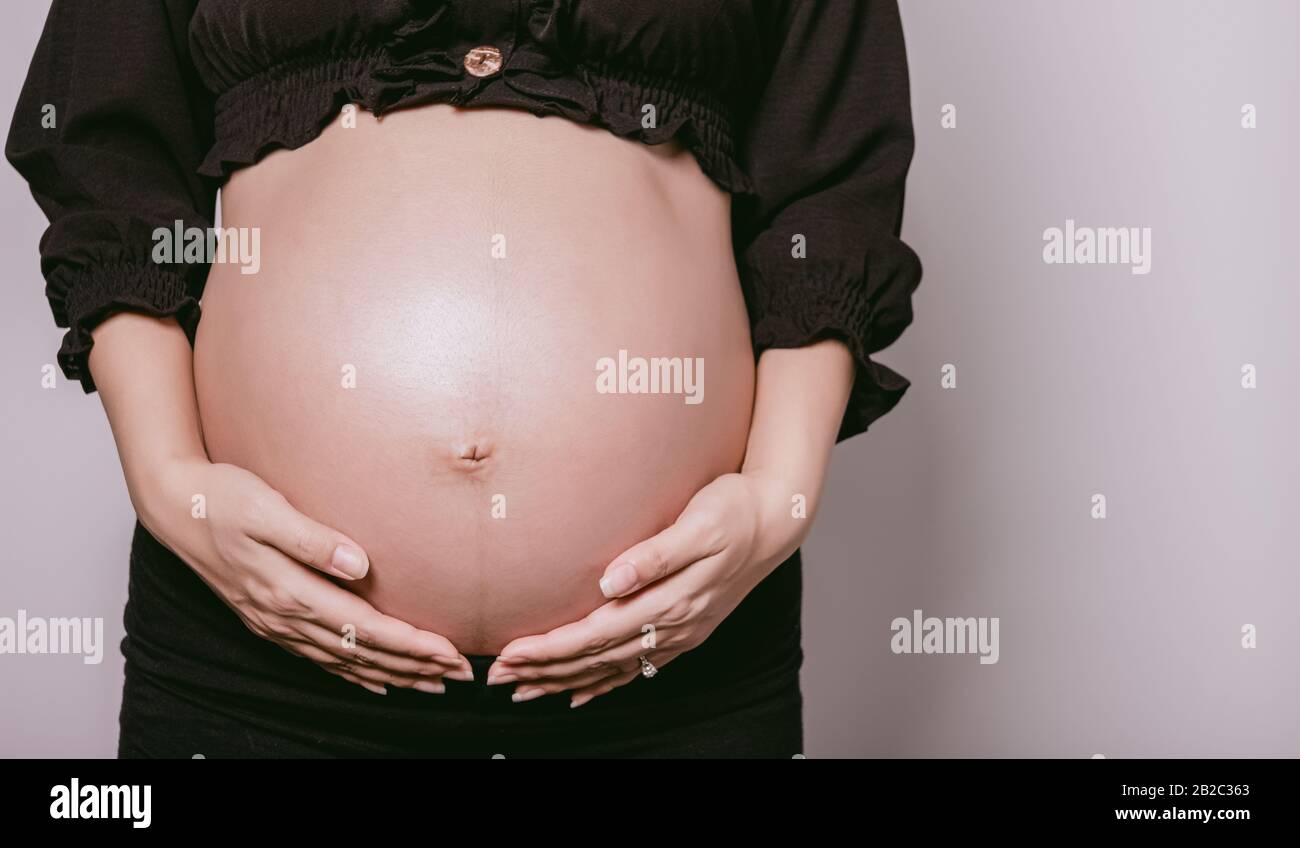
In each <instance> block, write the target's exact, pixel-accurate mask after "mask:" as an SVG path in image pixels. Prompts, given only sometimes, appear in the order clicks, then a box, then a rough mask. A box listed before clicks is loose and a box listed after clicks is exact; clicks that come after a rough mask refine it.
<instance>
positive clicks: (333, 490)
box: [7, 0, 920, 757]
mask: <svg viewBox="0 0 1300 848" xmlns="http://www.w3.org/2000/svg"><path fill="white" fill-rule="evenodd" d="M912 143H913V142H912V127H911V118H910V106H909V99H908V82H907V68H906V60H905V56H904V48H903V41H902V34H901V28H900V24H899V19H898V12H897V9H896V7H895V4H894V2H893V0H844V1H843V2H839V0H837V2H813V0H755V2H742V0H666V2H660V3H635V2H615V0H533V2H528V1H527V0H371V2H364V0H313V2H307V0H300V1H298V0H198V2H193V0H96V2H89V0H84V1H83V2H77V0H55V2H54V3H53V8H52V10H51V12H50V16H49V20H48V22H47V25H46V28H45V32H44V35H43V36H42V39H41V42H40V45H39V46H38V48H37V51H36V56H35V59H34V60H33V62H32V68H31V72H30V75H29V77H28V80H27V82H26V85H25V87H24V89H23V92H22V95H21V98H20V101H19V103H18V107H17V112H16V114H15V117H14V121H13V128H12V132H11V135H10V137H9V140H8V146H7V155H8V158H9V160H10V161H11V162H12V163H13V165H14V166H15V167H16V168H17V169H18V170H19V171H20V172H21V173H22V174H23V176H24V177H25V178H26V179H27V180H28V181H29V182H30V183H31V186H32V189H33V192H34V194H35V196H36V199H37V201H38V202H39V203H40V205H41V208H42V209H43V210H44V211H45V213H46V214H47V215H48V217H49V218H50V221H51V225H50V227H49V229H48V231H47V232H46V234H45V237H44V238H43V240H42V242H41V263H42V270H43V272H44V275H45V278H46V282H47V286H46V292H47V294H48V296H49V300H50V303H51V306H52V308H53V311H54V316H55V319H56V321H57V322H58V324H59V326H62V327H67V328H68V332H67V334H66V336H65V337H64V342H63V347H62V349H61V350H60V352H59V362H60V364H61V366H62V368H63V370H64V373H65V374H66V375H67V376H68V378H69V379H74V380H79V381H80V383H81V384H82V386H83V387H84V388H85V390H86V391H88V392H89V391H92V390H95V389H98V390H99V393H100V395H101V398H102V400H103V404H104V407H105V410H106V411H107V414H108V417H109V420H110V422H111V425H112V429H113V434H114V437H115V439H116V443H117V447H118V451H119V453H120V456H121V460H122V467H123V470H124V472H125V477H126V483H127V487H128V490H129V492H130V496H131V501H132V504H133V505H134V507H135V509H136V512H137V514H138V516H139V523H138V524H137V527H136V533H135V539H134V543H133V546H132V551H131V568H130V596H129V601H128V603H127V608H126V617H125V620H126V634H127V635H126V638H125V639H124V641H123V643H122V651H123V654H124V655H125V658H126V683H125V687H124V691H123V701H122V711H121V717H120V724H121V734H120V739H119V753H120V755H121V756H130V757H136V756H164V757H176V756H179V757H191V756H194V755H195V754H203V755H204V756H208V757H213V756H406V755H426V756H436V755H443V756H492V755H494V754H502V755H505V756H507V757H511V756H530V755H574V756H782V757H789V756H792V755H794V754H797V753H799V752H800V751H801V748H802V732H803V730H802V720H801V706H802V699H801V695H800V691H799V669H800V666H801V663H802V649H801V646H800V624H799V622H800V588H801V565H800V559H799V554H798V547H799V545H800V543H801V541H802V540H803V539H804V538H805V536H806V535H807V533H808V530H809V525H810V523H811V521H812V519H813V517H814V515H815V514H816V510H817V504H818V500H819V494H820V491H821V489H822V483H823V478H824V476H825V471H826V466H827V463H828V461H829V456H830V452H831V448H832V446H833V445H834V444H835V443H836V442H837V441H840V440H843V439H845V438H848V437H849V436H852V435H855V434H857V433H860V432H863V431H864V430H865V429H866V428H867V426H868V425H869V424H870V423H871V422H872V421H874V420H875V419H876V418H878V417H879V416H881V415H883V414H885V413H886V412H888V411H889V410H890V409H891V408H892V407H893V406H894V405H895V404H896V403H897V402H898V400H899V399H900V398H901V396H902V394H903V392H904V391H905V389H906V388H907V385H908V383H907V381H906V380H904V379H903V378H902V377H901V376H899V375H897V374H895V373H893V372H892V371H890V370H888V369H886V368H884V367H882V366H880V365H878V364H876V363H874V362H873V361H872V360H871V359H869V355H870V354H871V353H873V352H875V351H877V350H879V349H881V348H883V347H884V346H886V345H888V344H889V343H891V342H892V341H893V340H894V339H895V338H896V337H897V336H898V334H899V333H900V332H902V330H903V328H904V327H906V326H907V324H908V323H909V322H910V320H911V307H910V299H911V295H912V292H913V290H914V288H915V287H916V285H917V282H918V280H919V277H920V266H919V263H918V261H917V259H916V257H915V255H914V254H913V253H912V251H911V250H910V249H909V248H908V247H907V246H906V245H904V244H903V243H902V242H901V241H899V239H898V234H899V226H900V219H901V211H902V200H903V184H904V179H905V176H906V173H907V169H908V166H909V163H910V160H911V155H912ZM218 188H221V189H222V191H221V196H220V217H219V222H217V221H214V220H213V219H214V213H215V212H216V211H217V206H218V204H217V195H216V192H217V189H218ZM208 234H211V235H212V237H211V238H207V237H206V236H207V235H208ZM178 236H179V237H178ZM218 244H219V245H220V246H221V247H223V248H226V247H230V248H232V249H229V250H225V249H223V250H215V249H214V248H215V247H216V246H217V245H218ZM236 245H238V246H241V247H242V248H244V249H243V250H235V249H233V248H234V247H235V246H236ZM200 295H201V296H202V305H203V318H202V321H200V320H199V298H200Z"/></svg>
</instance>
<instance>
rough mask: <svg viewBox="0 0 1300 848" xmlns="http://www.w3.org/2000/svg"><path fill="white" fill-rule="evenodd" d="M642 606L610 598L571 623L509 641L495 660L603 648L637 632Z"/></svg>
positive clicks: (541, 658) (567, 655)
mask: <svg viewBox="0 0 1300 848" xmlns="http://www.w3.org/2000/svg"><path fill="white" fill-rule="evenodd" d="M642 606H645V605H644V604H636V603H634V602H625V601H611V602H610V603H607V604H605V605H604V606H601V607H597V608H596V610H595V611H594V612H592V613H591V614H590V615H588V616H587V617H586V618H583V619H581V620H579V621H575V622H573V623H572V624H566V625H564V626H563V627H557V628H556V629H554V630H552V631H550V632H549V633H543V634H542V635H540V636H524V637H522V638H520V639H516V640H514V641H513V642H510V643H509V644H507V645H506V646H505V647H504V648H502V649H501V652H500V654H498V655H497V662H498V663H548V662H555V661H558V660H566V659H571V658H574V657H582V656H587V655H590V654H598V653H601V652H602V651H607V650H609V649H610V648H612V647H614V646H615V645H621V644H622V643H623V642H626V641H627V640H628V639H629V638H630V637H631V636H633V635H639V634H640V632H641V624H640V622H641V621H643V620H644V618H645V613H644V612H641V611H640V607H642Z"/></svg>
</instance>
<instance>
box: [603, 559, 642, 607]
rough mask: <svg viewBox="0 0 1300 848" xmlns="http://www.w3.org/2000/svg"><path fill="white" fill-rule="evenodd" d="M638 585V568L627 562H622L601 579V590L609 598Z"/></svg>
mask: <svg viewBox="0 0 1300 848" xmlns="http://www.w3.org/2000/svg"><path fill="white" fill-rule="evenodd" d="M635 585H636V569H635V568H633V567H632V566H631V565H629V564H628V563H626V562H620V563H619V564H618V565H616V566H614V567H613V568H611V569H610V571H609V573H608V574H606V575H605V576H604V577H602V578H601V579H600V591H602V592H604V593H605V597H607V598H617V597H618V596H620V595H623V594H626V593H627V592H629V591H631V589H632V587H633V586H635Z"/></svg>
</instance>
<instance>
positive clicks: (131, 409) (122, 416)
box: [89, 312, 206, 518]
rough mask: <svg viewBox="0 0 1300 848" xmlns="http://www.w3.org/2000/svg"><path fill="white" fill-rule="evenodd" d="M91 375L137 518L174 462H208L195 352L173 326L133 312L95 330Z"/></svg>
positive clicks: (119, 316)
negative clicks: (155, 481) (155, 480)
mask: <svg viewBox="0 0 1300 848" xmlns="http://www.w3.org/2000/svg"><path fill="white" fill-rule="evenodd" d="M93 336H94V340H95V344H94V347H93V348H91V351H90V361H89V363H90V370H91V373H92V374H93V375H94V379H95V385H96V387H97V388H98V390H99V395H100V399H101V401H102V402H103V404H104V411H105V412H106V413H107V414H108V420H109V425H110V426H111V427H112V430H113V439H114V441H115V442H116V443H117V452H118V456H119V457H120V459H121V462H122V471H123V474H124V475H125V477H126V484H127V489H128V491H129V492H130V494H131V502H132V504H133V505H134V506H135V508H136V512H137V513H140V514H141V517H142V518H143V517H145V515H146V512H147V509H148V504H147V503H143V502H142V501H143V500H144V499H143V498H142V497H141V494H142V493H143V492H145V491H147V490H148V488H149V485H150V483H151V475H152V474H155V473H157V472H158V471H159V470H160V469H162V468H164V467H165V466H166V465H167V464H168V463H169V462H172V461H175V460H197V459H205V458H206V452H205V450H204V447H203V435H202V431H201V429H200V426H199V413H198V403H197V401H196V399H195V394H194V373H193V351H192V349H191V348H190V343H189V340H188V339H187V338H186V337H185V333H184V331H183V330H181V328H180V325H178V324H177V323H176V322H175V321H174V320H172V319H159V318H152V317H149V316H146V315H140V314H138V313H133V312H121V313H118V314H115V315H113V316H111V317H109V318H108V319H107V320H105V321H104V322H103V323H102V324H100V325H98V326H97V327H96V328H95V329H94V331H93Z"/></svg>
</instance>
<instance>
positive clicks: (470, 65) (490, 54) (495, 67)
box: [465, 45, 501, 77]
mask: <svg viewBox="0 0 1300 848" xmlns="http://www.w3.org/2000/svg"><path fill="white" fill-rule="evenodd" d="M465 70H467V71H469V72H470V73H471V74H473V75H474V76H476V77H490V76H492V75H493V74H495V73H496V72H497V71H499V70H501V51H500V50H498V49H496V48H495V47H493V46H491V45H484V46H482V47H475V48H474V49H473V50H470V51H469V52H468V53H466V54H465Z"/></svg>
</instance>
